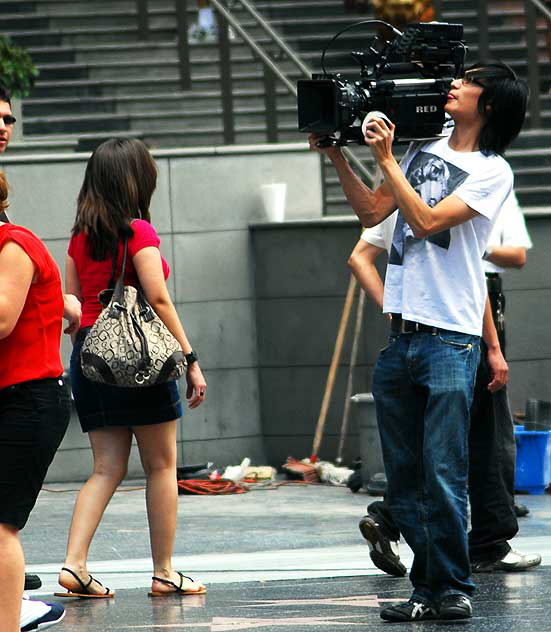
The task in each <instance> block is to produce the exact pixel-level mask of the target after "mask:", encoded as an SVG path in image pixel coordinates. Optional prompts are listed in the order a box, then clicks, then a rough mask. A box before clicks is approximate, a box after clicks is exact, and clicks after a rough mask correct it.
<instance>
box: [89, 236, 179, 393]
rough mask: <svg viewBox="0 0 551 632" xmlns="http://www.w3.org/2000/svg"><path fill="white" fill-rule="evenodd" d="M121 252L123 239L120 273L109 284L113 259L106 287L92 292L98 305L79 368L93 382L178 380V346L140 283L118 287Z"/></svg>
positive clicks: (116, 383)
mask: <svg viewBox="0 0 551 632" xmlns="http://www.w3.org/2000/svg"><path fill="white" fill-rule="evenodd" d="M127 252H128V239H125V242H124V254H123V259H122V270H121V273H120V276H119V278H118V279H117V283H116V284H115V287H114V288H113V287H112V286H113V280H114V276H115V263H116V257H115V258H114V259H113V271H112V274H111V280H110V282H109V287H108V289H107V290H103V291H102V292H100V294H99V296H98V298H99V300H100V302H101V304H102V305H103V306H104V309H103V310H102V312H101V314H100V315H99V316H98V319H97V320H96V322H95V323H94V325H93V326H92V328H91V329H90V331H89V332H88V333H87V334H86V338H85V339H84V343H83V345H82V351H81V354H80V363H81V366H82V372H83V373H84V375H85V376H86V377H87V378H88V379H90V380H92V381H93V382H101V383H102V384H111V385H112V386H122V387H130V388H136V387H147V386H154V385H156V384H162V383H163V382H168V381H169V380H174V379H178V378H179V377H181V376H182V375H183V373H184V371H185V369H186V359H185V356H184V353H183V351H182V348H181V347H180V344H179V343H178V341H177V340H176V338H175V337H174V336H173V335H172V334H171V333H170V331H169V330H168V329H167V327H166V325H165V324H164V323H163V322H162V320H161V319H160V318H159V317H158V316H157V314H156V313H155V310H154V309H153V308H152V307H151V305H150V304H149V303H148V302H147V299H146V298H145V295H144V292H143V289H142V288H141V286H138V287H137V288H136V287H133V286H128V285H127V286H125V285H124V271H125V268H126V256H127Z"/></svg>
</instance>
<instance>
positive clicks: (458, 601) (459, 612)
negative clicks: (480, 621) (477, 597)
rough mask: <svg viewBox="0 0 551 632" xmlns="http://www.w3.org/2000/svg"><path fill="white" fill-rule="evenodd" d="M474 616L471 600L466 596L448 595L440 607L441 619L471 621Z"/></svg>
mask: <svg viewBox="0 0 551 632" xmlns="http://www.w3.org/2000/svg"><path fill="white" fill-rule="evenodd" d="M472 616H473V607H472V605H471V600H470V599H469V598H468V597H465V595H448V596H447V597H444V598H443V599H442V601H441V602H440V606H439V607H438V618H439V619H470V618H471V617H472Z"/></svg>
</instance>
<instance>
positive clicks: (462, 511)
mask: <svg viewBox="0 0 551 632" xmlns="http://www.w3.org/2000/svg"><path fill="white" fill-rule="evenodd" d="M526 101H527V88H526V86H525V84H524V83H523V82H521V81H519V80H518V79H517V78H516V75H515V74H514V72H513V71H512V70H511V69H510V68H509V67H508V66H506V65H504V64H497V63H496V64H477V65H475V66H473V67H471V68H470V69H468V70H467V71H466V72H465V74H464V76H463V77H462V78H461V79H456V80H454V81H452V83H451V88H450V91H449V93H448V95H447V103H446V106H445V110H446V112H447V113H448V114H449V115H450V116H451V117H452V118H453V120H454V123H455V127H454V129H453V131H452V134H451V136H449V137H444V138H440V139H438V140H435V141H429V142H427V143H424V144H422V145H419V144H417V145H414V146H412V147H411V148H410V150H409V151H408V152H407V154H406V155H405V157H404V159H403V160H402V163H401V164H400V165H399V164H398V162H397V161H396V159H395V158H394V156H393V153H392V142H393V136H394V129H395V126H394V124H393V123H392V122H390V121H388V122H387V121H385V120H383V119H382V118H374V119H373V120H371V121H369V123H368V124H367V126H366V128H365V143H366V144H367V145H368V146H369V147H370V148H371V151H372V153H373V156H374V158H375V160H376V161H377V163H378V165H379V167H380V168H381V171H382V173H383V176H384V182H383V184H382V185H381V186H380V187H379V188H378V189H377V190H376V191H372V190H371V189H370V188H369V187H367V186H366V185H365V184H363V183H362V182H361V180H360V179H359V178H358V177H357V176H356V175H355V174H354V172H353V171H352V170H351V168H350V167H349V165H348V163H347V162H346V160H345V158H344V156H343V154H342V152H341V151H340V149H339V148H337V147H330V148H324V149H320V148H319V147H318V146H317V145H318V142H319V140H320V137H319V136H316V135H311V136H310V144H311V147H312V148H313V149H317V150H318V151H322V152H324V153H326V154H327V155H328V156H329V158H330V159H331V161H332V162H333V165H334V166H335V168H336V171H337V174H338V176H339V179H340V182H341V185H342V187H343V190H344V192H345V194H346V197H347V199H348V201H349V203H350V204H351V206H352V208H353V209H354V211H355V212H356V214H357V215H358V217H359V218H360V220H361V222H362V224H363V225H364V226H367V227H370V226H375V225H377V224H379V223H380V222H382V221H383V220H384V219H385V218H386V217H388V216H389V215H390V214H391V213H392V212H394V210H396V209H398V210H399V213H398V215H397V221H396V227H395V229H394V234H393V239H392V247H391V251H390V255H389V262H388V268H387V274H386V280H385V288H384V311H385V312H387V313H390V314H391V315H392V321H391V333H390V340H389V344H388V346H387V347H386V348H385V349H383V350H382V351H381V353H380V355H379V358H378V361H377V364H376V367H375V371H374V376H373V394H374V396H375V404H376V409H377V418H378V423H379V431H380V434H381V444H382V449H383V456H384V461H385V470H386V474H387V479H388V490H387V497H388V503H389V507H390V510H391V512H392V516H393V517H394V520H395V521H396V523H397V525H398V527H399V529H400V531H401V533H402V534H403V535H404V537H405V539H406V541H407V542H408V544H409V545H410V547H411V548H412V550H413V552H414V561H413V566H412V569H411V573H410V580H411V582H412V584H413V594H412V596H411V598H410V600H409V601H408V602H407V603H404V604H399V605H396V606H390V607H387V608H385V609H384V610H383V611H382V612H381V617H382V618H383V619H385V620H389V621H414V620H422V619H435V618H439V619H465V618H469V617H470V616H472V606H471V602H470V596H471V595H472V593H473V591H474V583H473V582H472V580H471V579H470V574H471V569H470V562H469V553H468V540H467V477H468V429H469V409H470V406H471V402H472V396H473V388H474V383H475V376H476V370H477V366H478V362H479V354H480V337H481V335H482V333H483V332H482V329H483V327H482V321H483V313H484V310H485V303H486V287H485V280H484V271H483V268H482V255H483V253H484V250H485V247H486V245H487V242H488V238H489V235H490V231H491V228H492V225H493V224H494V222H495V220H496V217H497V214H498V212H499V210H500V208H501V206H502V205H503V203H504V202H505V200H506V199H507V197H508V196H509V194H510V192H511V190H512V184H513V175H512V172H511V169H510V167H509V165H508V164H507V163H506V161H505V160H504V159H503V158H502V157H501V154H502V153H503V152H504V151H505V149H506V147H507V146H508V145H509V143H510V142H511V141H512V140H513V139H514V138H515V137H516V136H517V134H518V133H519V131H520V129H521V126H522V123H523V121H524V114H525V110H526ZM488 362H489V364H490V367H491V368H492V371H493V373H494V375H497V376H499V375H503V371H504V369H503V364H504V363H503V357H502V355H501V352H500V350H499V345H497V346H496V348H489V349H488ZM505 372H506V369H505Z"/></svg>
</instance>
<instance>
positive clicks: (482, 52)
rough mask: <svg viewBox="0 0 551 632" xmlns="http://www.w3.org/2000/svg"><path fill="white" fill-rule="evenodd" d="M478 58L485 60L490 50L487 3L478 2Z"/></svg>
mask: <svg viewBox="0 0 551 632" xmlns="http://www.w3.org/2000/svg"><path fill="white" fill-rule="evenodd" d="M477 6H478V59H480V60H483V61H484V60H487V59H488V57H489V52H490V42H489V39H488V28H489V23H488V3H487V2H484V1H482V2H478V3H477Z"/></svg>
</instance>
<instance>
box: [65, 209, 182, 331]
mask: <svg viewBox="0 0 551 632" xmlns="http://www.w3.org/2000/svg"><path fill="white" fill-rule="evenodd" d="M132 230H133V231H134V235H133V236H132V237H130V239H129V240H128V256H127V257H126V270H125V272H124V284H125V285H133V286H134V287H136V286H137V285H138V284H139V280H138V275H137V273H136V269H135V268H134V264H133V263H132V257H133V256H134V255H135V254H136V253H137V252H139V251H140V250H141V249H142V248H147V247H148V246H154V247H155V248H158V247H159V245H160V243H161V242H160V239H159V236H158V235H157V233H156V231H155V229H154V228H153V226H151V224H150V223H149V222H146V221H145V220H143V219H137V220H134V221H133V222H132ZM123 250H124V245H123V242H122V241H121V242H119V250H118V257H117V268H116V271H115V281H116V280H117V278H118V275H119V274H120V271H121V266H122V255H123ZM69 256H70V257H71V259H73V261H74V262H75V265H76V269H77V274H78V279H79V281H80V291H81V295H82V319H81V321H80V326H81V327H89V326H90V325H93V324H94V323H95V322H96V319H97V317H98V316H99V315H100V312H101V310H102V309H103V307H102V305H101V303H100V302H99V300H98V294H99V293H100V292H101V291H102V290H105V288H106V287H107V285H108V283H109V279H110V278H111V267H112V265H113V260H112V258H111V255H108V256H107V257H106V258H105V259H104V260H103V261H94V260H93V259H92V257H91V256H90V250H89V248H88V241H87V239H86V235H85V234H84V233H78V235H74V236H73V237H71V241H70V242H69ZM161 260H162V264H163V273H164V275H165V279H167V278H168V275H169V273H170V268H169V266H168V263H167V262H166V261H165V259H164V258H163V257H161Z"/></svg>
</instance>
